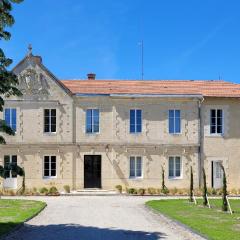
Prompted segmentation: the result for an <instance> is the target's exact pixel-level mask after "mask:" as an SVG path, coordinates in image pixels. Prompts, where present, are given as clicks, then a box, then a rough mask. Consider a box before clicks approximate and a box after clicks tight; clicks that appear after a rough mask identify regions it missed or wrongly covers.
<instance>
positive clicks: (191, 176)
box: [189, 166, 193, 202]
mask: <svg viewBox="0 0 240 240" xmlns="http://www.w3.org/2000/svg"><path fill="white" fill-rule="evenodd" d="M189 201H190V202H193V170H192V166H191V168H190V189H189Z"/></svg>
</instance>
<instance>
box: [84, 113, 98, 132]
mask: <svg viewBox="0 0 240 240" xmlns="http://www.w3.org/2000/svg"><path fill="white" fill-rule="evenodd" d="M98 132H99V109H87V111H86V133H98Z"/></svg>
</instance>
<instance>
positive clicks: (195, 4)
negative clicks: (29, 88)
mask: <svg viewBox="0 0 240 240" xmlns="http://www.w3.org/2000/svg"><path fill="white" fill-rule="evenodd" d="M239 10H240V1H239V0H231V1H227V0H181V1H179V0H148V1H147V0H101V1H100V0H60V1H59V0H51V1H50V0H41V1H36V0H25V1H24V2H23V3H22V4H20V5H15V6H14V11H13V14H14V17H15V20H16V23H15V25H14V27H13V28H11V29H10V31H11V33H12V38H11V40H10V41H9V42H3V41H1V43H0V44H1V47H3V49H4V50H5V52H6V54H7V56H8V57H11V58H13V60H14V64H16V63H17V62H18V61H20V60H21V59H22V58H23V57H24V56H25V55H26V52H27V45H28V44H29V43H31V44H32V46H33V53H34V54H36V55H41V56H42V58H43V63H44V64H45V65H46V66H47V67H48V68H49V69H50V70H51V71H52V72H53V73H54V74H55V75H56V76H57V77H58V78H60V79H72V78H85V76H86V74H87V73H89V72H94V73H96V74H97V78H98V79H140V78H141V50H140V45H139V42H140V41H141V40H143V41H144V79H218V78H219V75H220V76H221V78H223V79H224V80H228V81H233V82H240V76H239V68H240V14H239Z"/></svg>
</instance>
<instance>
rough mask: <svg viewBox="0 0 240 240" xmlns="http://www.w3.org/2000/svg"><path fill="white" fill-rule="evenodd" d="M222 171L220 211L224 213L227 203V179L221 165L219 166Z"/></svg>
mask: <svg viewBox="0 0 240 240" xmlns="http://www.w3.org/2000/svg"><path fill="white" fill-rule="evenodd" d="M221 168H222V171H223V187H222V210H223V211H224V212H227V211H228V202H227V195H228V193H227V177H226V173H225V169H224V167H223V165H221Z"/></svg>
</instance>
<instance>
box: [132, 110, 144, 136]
mask: <svg viewBox="0 0 240 240" xmlns="http://www.w3.org/2000/svg"><path fill="white" fill-rule="evenodd" d="M141 132H142V110H140V109H131V110H130V133H141Z"/></svg>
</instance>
